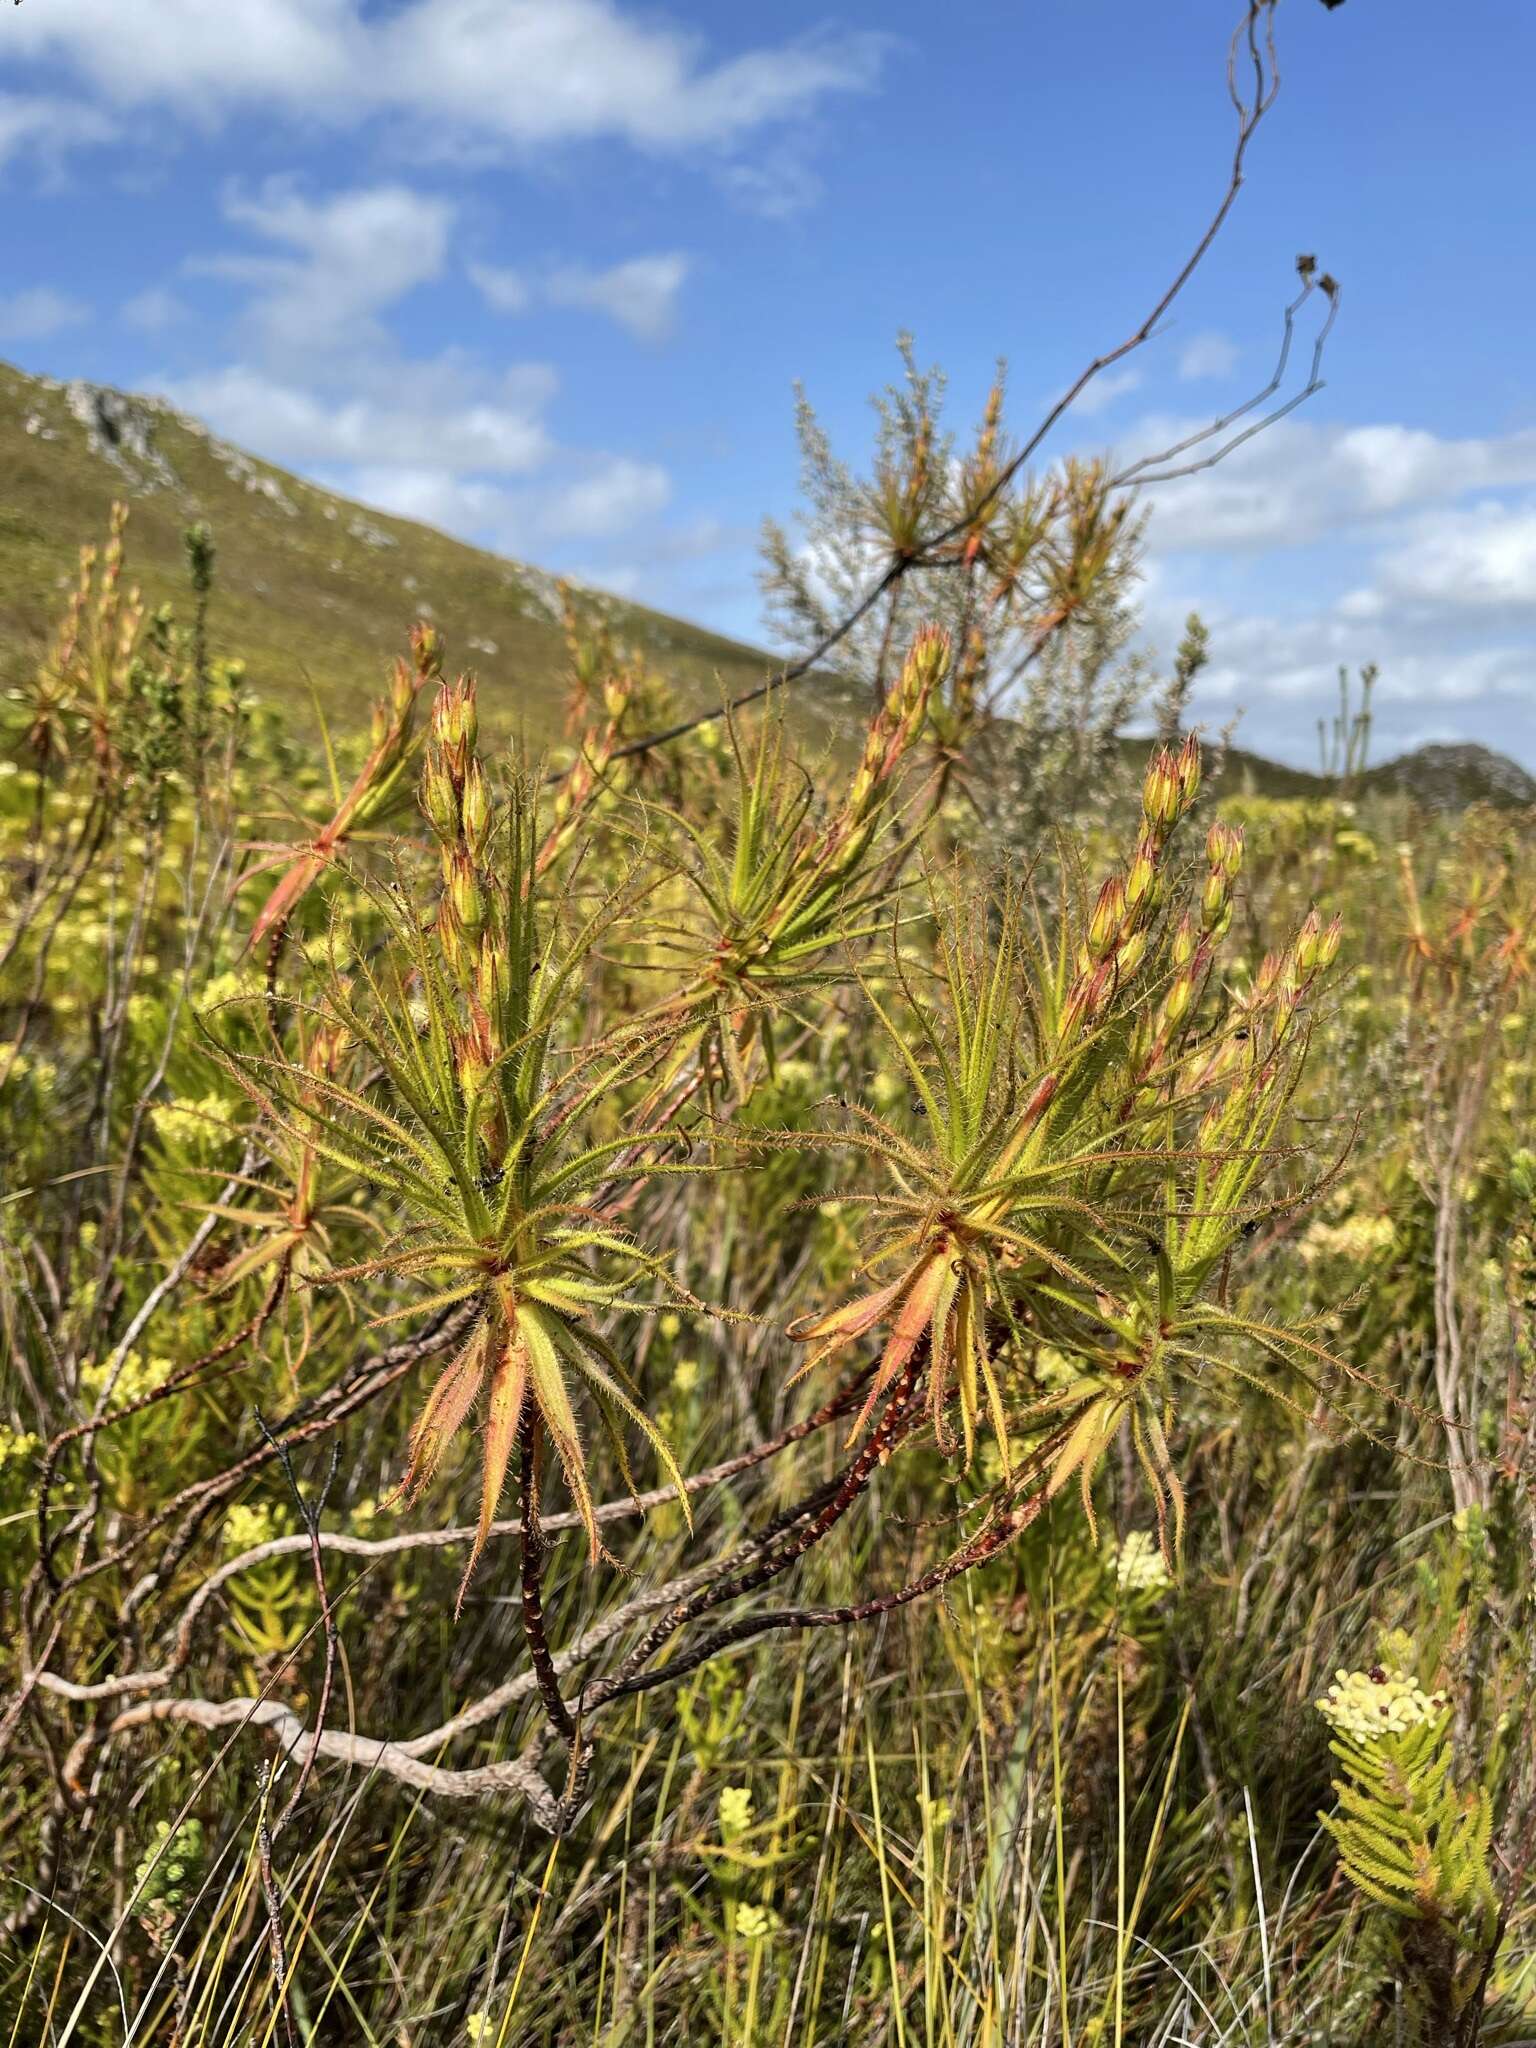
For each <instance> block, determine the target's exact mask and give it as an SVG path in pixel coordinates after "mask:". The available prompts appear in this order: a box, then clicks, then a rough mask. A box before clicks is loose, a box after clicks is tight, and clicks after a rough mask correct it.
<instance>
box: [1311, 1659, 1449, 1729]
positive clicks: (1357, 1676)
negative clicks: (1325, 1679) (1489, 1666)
mask: <svg viewBox="0 0 1536 2048" xmlns="http://www.w3.org/2000/svg"><path fill="white" fill-rule="evenodd" d="M1314 1704H1315V1706H1316V1708H1317V1711H1318V1712H1319V1713H1320V1714H1321V1715H1322V1717H1323V1719H1324V1720H1325V1721H1326V1722H1327V1723H1328V1725H1329V1726H1330V1727H1331V1728H1337V1729H1338V1731H1339V1733H1340V1734H1341V1735H1348V1736H1350V1737H1352V1738H1353V1740H1354V1741H1356V1742H1379V1741H1380V1740H1381V1738H1382V1737H1383V1736H1384V1735H1405V1734H1406V1733H1407V1732H1408V1730H1409V1729H1410V1728H1422V1727H1423V1726H1424V1724H1425V1723H1426V1722H1428V1721H1433V1720H1434V1719H1435V1718H1436V1717H1437V1715H1439V1714H1440V1713H1441V1711H1442V1710H1443V1709H1444V1706H1445V1701H1444V1699H1443V1698H1442V1697H1441V1696H1440V1695H1439V1694H1438V1693H1426V1692H1424V1691H1423V1690H1422V1688H1421V1687H1420V1686H1419V1683H1418V1681H1417V1680H1416V1679H1413V1678H1410V1677H1409V1676H1408V1674H1407V1673H1406V1672H1405V1671H1400V1670H1399V1669H1398V1668H1397V1666H1396V1665H1395V1664H1394V1665H1382V1664H1373V1665H1372V1666H1371V1668H1370V1670H1369V1671H1336V1672H1335V1673H1334V1678H1333V1683H1332V1685H1330V1686H1329V1688H1328V1690H1327V1691H1326V1692H1325V1693H1324V1694H1323V1697H1322V1698H1321V1699H1320V1700H1317V1701H1315V1702H1314Z"/></svg>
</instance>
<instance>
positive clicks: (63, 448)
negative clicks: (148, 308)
mask: <svg viewBox="0 0 1536 2048" xmlns="http://www.w3.org/2000/svg"><path fill="white" fill-rule="evenodd" d="M0 479H3V481H0V686H4V685H6V684H9V683H13V682H15V681H16V680H17V679H18V678H19V677H20V676H21V675H23V674H24V673H25V672H26V671H27V669H28V668H29V667H30V666H31V665H32V664H33V663H35V661H36V659H37V656H38V654H39V652H40V651H41V649H42V647H43V646H44V645H45V644H46V641H47V640H48V638H49V637H50V635H51V633H52V631H53V629H54V627H55V625H56V623H57V620H58V617H59V613H60V611H61V609H62V606H63V602H64V596H65V593H66V591H67V590H68V589H69V587H70V586H71V584H72V583H73V581H74V578H75V574H76V567H77V562H78V556H79V550H80V547H81V544H82V543H83V542H85V541H90V540H99V539H100V538H101V537H102V535H103V534H104V532H105V529H106V523H107V514H108V510H109V508H110V506H111V503H112V500H113V499H114V498H123V499H125V500H126V501H127V503H128V504H129V506H130V507H131V517H130V521H129V531H128V565H129V574H130V577H131V578H132V580H134V581H136V582H138V583H139V584H140V585H141V586H142V587H143V590H144V593H145V596H146V598H147V599H148V601H149V603H150V605H151V607H154V606H156V605H159V604H162V603H164V602H166V601H170V602H172V603H174V604H177V605H178V606H179V607H183V608H184V607H185V605H186V602H187V583H186V571H185V567H184V562H183V555H182V538H181V537H182V534H183V532H184V531H185V529H186V528H187V527H188V526H189V525H190V524H191V523H192V522H193V521H194V520H198V519H204V520H206V521H207V522H208V524H209V525H210V527H211V528H212V529H213V535H214V542H215V545H216V547H217V550H218V570H217V582H216V588H215V599H214V607H213V614H212V620H211V635H210V637H211V641H212V648H213V652H214V653H215V654H220V653H227V654H231V655H238V656H240V657H241V659H243V660H244V661H245V663H246V664H247V670H248V677H249V682H250V685H251V687H252V688H253V689H255V690H256V691H257V692H258V693H259V694H260V695H261V696H262V697H263V698H265V699H266V700H267V701H269V702H277V703H280V704H282V705H283V707H284V709H285V710H286V712H287V714H288V716H289V718H290V720H291V721H292V723H294V724H295V725H297V726H299V727H301V728H302V727H304V726H305V725H307V724H309V723H310V721H311V720H312V717H313V711H312V697H311V685H313V689H314V693H315V694H316V695H317V696H318V698H319V700H320V702H321V704H322V705H323V707H324V709H325V711H326V715H327V716H328V717H330V718H334V719H335V720H336V721H337V723H338V724H339V725H340V726H342V727H343V729H345V728H346V727H347V726H348V725H351V726H352V727H353V728H354V729H356V727H357V726H358V725H359V724H360V722H361V721H362V719H363V717H364V714H365V713H366V710H367V707H368V705H369V704H370V702H371V701H372V700H373V698H374V697H375V696H376V695H377V694H378V691H379V687H380V684H381V681H382V678H383V676H384V674H385V671H386V666H387V664H388V662H389V661H390V659H391V658H392V657H393V656H394V655H395V654H396V653H398V652H400V650H401V649H402V648H403V647H404V645H405V636H406V633H407V630H408V628H409V627H410V625H411V623H412V621H413V620H415V619H417V618H422V617H425V618H430V619H433V620H434V621H436V622H437V623H438V624H439V625H440V626H441V627H442V628H443V631H444V634H445V636H446V638H447V641H448V652H449V659H450V661H451V662H455V663H457V664H459V665H461V666H464V667H473V668H474V669H475V670H476V671H477V672H478V673H479V675H480V678H481V705H482V710H483V713H484V715H485V717H486V719H487V722H488V723H489V724H491V725H492V726H497V727H500V728H501V729H503V730H505V731H509V732H511V731H516V732H521V733H524V734H526V736H527V737H528V738H529V739H530V740H531V741H532V742H533V743H534V744H536V745H537V744H539V743H542V742H544V741H547V740H549V739H552V738H553V737H554V736H555V735H556V734H557V733H558V732H559V730H560V726H561V721H562V716H563V703H562V697H563V689H564V684H563V673H564V668H565V646H564V640H563V637H562V633H561V627H560V611H559V603H558V600H557V597H556V592H555V584H554V579H553V578H552V577H551V576H550V575H549V574H548V573H547V572H546V571H544V570H541V569H536V568H530V567H528V566H526V565H525V564H522V563H519V562H513V561H508V560H506V559H505V558H503V557H501V556H499V555H493V554H489V553H487V552H486V551H485V550H484V549H481V548H476V547H471V546H469V545H468V544H467V543H465V542H463V541H458V540H452V539H450V538H449V537H448V536H447V535H446V534H442V533H439V532H437V531H435V530H434V529H433V528H431V527H427V526H419V525H416V524H415V523H413V522H412V521H410V520H406V519H395V518H392V517H390V516H389V515H388V514H386V513H383V512H376V511H373V510H371V509H370V508H368V507H366V506H363V505H358V504H356V503H354V502H352V501H351V500H349V499H346V498H341V497H337V496H336V495H334V494H333V493H332V492H330V491H325V490H322V489H321V488H320V487H319V486H318V485H317V484H312V483H307V482H306V481H305V480H304V479H303V478H301V477H296V476H293V475H291V474H290V473H289V472H288V471H286V470H282V469H278V468H276V467H275V466H274V465H273V464H271V463H268V462H261V461H258V460H257V458H256V457H254V456H251V455H247V454H246V453H245V452H244V451H243V450H241V449H239V448H235V447H233V446H231V445H230V444H229V443H228V442H225V441H221V440H219V439H218V438H217V437H216V436H215V435H214V434H212V433H210V431H209V430H208V428H207V427H205V426H203V425H202V423H201V422H200V421H197V420H193V419H189V418H188V417H187V416H186V415H185V414H183V413H179V412H177V411H176V410H175V408H174V407H172V406H170V405H168V404H166V403H164V402H163V401H162V400H158V399H153V398H142V397H134V396H131V395H128V394H125V393H122V392H116V391H110V390H105V389H103V388H101V387H99V386H95V385H89V384H82V383H76V384H60V383H57V382H55V381H54V380H52V379H51V378H46V377H32V376H28V375H27V374H25V372H23V371H21V370H17V369H13V368H11V367H9V366H8V365H5V364H0ZM581 601H582V603H583V604H584V605H587V606H590V607H592V608H594V609H598V610H601V611H602V612H603V613H604V614H605V615H606V616H607V617H608V619H609V620H610V622H611V624H612V627H613V630H614V634H615V636H616V638H617V639H618V641H619V642H620V644H621V645H625V646H629V647H634V648H638V649H640V650H642V651H643V652H645V653H646V654H647V655H648V656H649V657H650V659H651V661H652V662H653V664H654V666H655V668H656V669H657V670H658V671H659V672H660V673H661V674H663V675H664V676H665V677H666V678H667V680H668V682H669V683H670V684H671V686H672V688H673V691H674V693H675V696H676V698H677V701H678V705H679V708H680V709H681V710H683V711H695V710H707V709H711V708H713V707H714V706H715V705H717V704H718V703H719V702H720V699H721V696H722V694H734V693H736V692H737V691H739V690H742V689H749V688H751V687H752V686H753V685H754V684H756V683H759V682H761V681H762V679H763V677H764V676H765V675H766V674H767V673H768V672H769V670H770V667H771V657H770V656H768V655H766V654H763V653H761V652H760V651H758V650H757V649H754V648H751V647H746V646H743V645H741V644H740V643H739V642H737V641H733V640H728V639H725V638H723V637H722V636H721V635H719V634H715V633H710V632H708V631H706V630H705V629H704V628H703V627H701V626H694V625H689V624H687V623H685V622H684V621H682V620H679V619H673V618H668V617H667V616H666V615H665V614H663V613H661V612H655V611H650V610H647V609H646V608H645V607H644V606H641V605H636V604H631V603H629V602H628V601H626V600H625V599H622V598H616V597H609V596H606V595H604V594H603V593H602V592H599V591H595V590H588V589H583V591H582V592H581ZM792 702H793V718H794V723H795V725H796V727H797V728H798V730H799V732H800V734H801V736H802V737H803V739H804V740H806V741H807V742H808V743H809V744H811V745H813V746H814V745H817V744H820V743H822V742H824V741H825V740H827V739H829V738H831V739H834V740H841V741H843V742H845V743H846V741H847V740H848V739H849V738H850V737H851V736H852V735H853V734H854V733H855V732H856V731H857V729H858V727H859V726H860V724H861V723H862V712H863V707H862V704H860V703H858V702H857V701H856V700H855V693H854V692H853V691H852V690H851V689H850V688H849V687H848V686H847V685H845V684H843V683H842V682H841V681H840V680H839V679H838V678H837V677H836V676H835V675H820V676H817V677H816V678H815V679H814V681H813V682H810V683H808V684H806V685H805V686H803V687H802V688H800V689H799V690H797V691H796V692H795V693H794V696H793V699H792ZM1123 746H1124V748H1125V750H1126V756H1127V760H1128V762H1130V764H1131V765H1132V766H1133V767H1138V768H1139V764H1140V762H1141V761H1142V760H1144V758H1145V749H1146V741H1145V740H1140V739H1136V740H1132V739H1127V740H1125V741H1124V742H1123ZM1222 784H1223V786H1225V787H1229V788H1250V789H1253V790H1256V791H1258V792H1260V793H1262V794H1265V795H1271V796H1306V795H1312V794H1320V793H1323V792H1324V791H1326V789H1327V787H1328V785H1327V784H1326V783H1325V782H1324V780H1323V779H1322V777H1320V776H1317V775H1314V774H1309V773H1308V772H1307V771H1306V770H1305V769H1298V768H1290V767H1285V766H1283V765H1281V764H1279V763H1277V762H1272V761H1266V760H1263V759H1262V758H1261V757H1260V756H1258V755H1256V754H1249V753H1246V752H1244V751H1243V750H1242V749H1241V748H1232V749H1231V750H1229V753H1228V756H1227V760H1226V764H1225V767H1224V769H1223V771H1222ZM1361 786H1362V788H1363V789H1373V790H1381V791H1383V792H1386V793H1402V794H1406V795H1408V796H1410V797H1412V798H1413V799H1414V800H1416V801H1418V802H1420V803H1424V804H1426V805H1430V806H1434V807H1443V806H1450V807H1453V808H1458V807H1461V806H1464V805H1466V804H1468V803H1474V802H1489V803H1494V804H1499V805H1526V804H1530V803H1532V802H1536V780H1533V778H1532V777H1531V776H1529V775H1528V774H1527V773H1526V772H1525V770H1524V769H1523V768H1520V767H1519V766H1517V764H1516V763H1515V762H1513V761H1510V760H1507V759H1506V758H1505V757H1504V756H1503V755H1501V754H1495V753H1492V752H1490V751H1489V750H1488V749H1487V748H1484V747H1476V746H1450V747H1447V746H1440V747H1422V748H1419V749H1418V750H1417V751H1416V752H1414V753H1412V754H1407V755H1404V756H1403V757H1402V758H1401V759H1399V760H1396V761H1389V762H1386V763H1384V764H1383V765H1382V766H1380V767H1377V768H1373V769H1371V770H1370V771H1369V772H1368V773H1367V775H1366V776H1365V777H1363V778H1362V785H1361Z"/></svg>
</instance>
